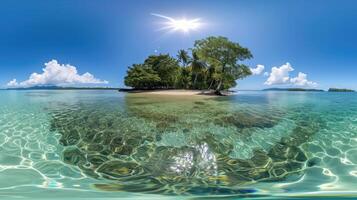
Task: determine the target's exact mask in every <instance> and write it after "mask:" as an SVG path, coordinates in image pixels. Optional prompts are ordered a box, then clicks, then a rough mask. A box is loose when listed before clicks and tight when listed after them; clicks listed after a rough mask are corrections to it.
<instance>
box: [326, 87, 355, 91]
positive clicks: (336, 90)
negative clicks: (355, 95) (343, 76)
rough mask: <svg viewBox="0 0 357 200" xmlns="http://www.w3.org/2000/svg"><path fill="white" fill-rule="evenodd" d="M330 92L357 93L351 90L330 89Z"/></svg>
mask: <svg viewBox="0 0 357 200" xmlns="http://www.w3.org/2000/svg"><path fill="white" fill-rule="evenodd" d="M328 91H329V92H355V91H354V90H351V89H346V88H329V89H328Z"/></svg>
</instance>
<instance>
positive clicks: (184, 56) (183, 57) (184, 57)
mask: <svg viewBox="0 0 357 200" xmlns="http://www.w3.org/2000/svg"><path fill="white" fill-rule="evenodd" d="M177 59H178V61H179V62H180V63H181V64H182V66H183V67H186V66H187V65H188V64H189V63H190V62H191V58H190V56H189V55H188V53H187V51H185V50H184V49H181V50H179V51H178V54H177Z"/></svg>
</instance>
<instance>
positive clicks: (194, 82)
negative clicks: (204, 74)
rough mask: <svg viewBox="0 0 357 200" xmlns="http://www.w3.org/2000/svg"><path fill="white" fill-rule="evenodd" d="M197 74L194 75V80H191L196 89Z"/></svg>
mask: <svg viewBox="0 0 357 200" xmlns="http://www.w3.org/2000/svg"><path fill="white" fill-rule="evenodd" d="M197 76H198V73H196V74H195V80H193V87H194V88H195V89H196V81H197Z"/></svg>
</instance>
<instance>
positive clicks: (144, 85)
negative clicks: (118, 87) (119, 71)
mask: <svg viewBox="0 0 357 200" xmlns="http://www.w3.org/2000/svg"><path fill="white" fill-rule="evenodd" d="M160 81H161V79H160V77H159V75H158V74H157V73H156V72H155V71H154V70H153V69H152V68H151V67H150V66H147V65H144V64H134V65H133V66H132V67H129V69H128V70H127V75H126V76H125V78H124V83H125V85H127V86H130V87H133V88H136V89H152V88H155V87H157V85H158V84H159V83H160Z"/></svg>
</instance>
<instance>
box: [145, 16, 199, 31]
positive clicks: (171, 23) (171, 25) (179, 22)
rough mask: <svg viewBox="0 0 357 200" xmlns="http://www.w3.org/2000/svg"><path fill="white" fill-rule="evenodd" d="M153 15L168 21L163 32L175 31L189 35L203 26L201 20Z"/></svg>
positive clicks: (164, 23) (164, 24)
mask: <svg viewBox="0 0 357 200" xmlns="http://www.w3.org/2000/svg"><path fill="white" fill-rule="evenodd" d="M151 15H153V16H156V17H160V18H163V19H165V20H166V21H165V22H163V27H162V28H161V30H169V31H172V32H175V31H181V32H183V33H189V32H190V31H192V30H198V29H199V28H200V27H201V26H202V22H201V19H199V18H196V19H186V18H182V19H174V18H172V17H168V16H164V15H160V14H155V13H152V14H151Z"/></svg>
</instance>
